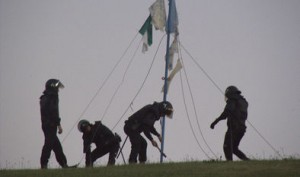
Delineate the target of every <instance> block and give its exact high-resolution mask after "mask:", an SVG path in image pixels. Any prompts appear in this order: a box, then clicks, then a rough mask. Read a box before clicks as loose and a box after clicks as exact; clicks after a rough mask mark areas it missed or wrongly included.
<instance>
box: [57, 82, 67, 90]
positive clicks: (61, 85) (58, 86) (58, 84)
mask: <svg viewBox="0 0 300 177" xmlns="http://www.w3.org/2000/svg"><path fill="white" fill-rule="evenodd" d="M55 87H57V88H60V89H63V88H65V86H64V84H62V83H61V82H60V81H58V82H57V83H56V84H55Z"/></svg>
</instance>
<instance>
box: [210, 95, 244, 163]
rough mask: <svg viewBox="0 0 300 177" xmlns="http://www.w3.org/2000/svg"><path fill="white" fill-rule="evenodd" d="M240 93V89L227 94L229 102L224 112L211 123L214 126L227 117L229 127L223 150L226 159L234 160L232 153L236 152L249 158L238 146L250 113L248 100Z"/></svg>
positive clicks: (239, 155)
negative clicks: (248, 111)
mask: <svg viewBox="0 0 300 177" xmlns="http://www.w3.org/2000/svg"><path fill="white" fill-rule="evenodd" d="M240 93H241V92H240V91H238V92H235V93H232V94H228V95H227V101H226V103H227V104H226V106H225V109H224V111H223V113H222V114H221V115H220V116H219V117H218V118H217V119H216V120H215V121H214V122H213V123H212V125H211V127H212V128H213V127H214V125H215V124H217V123H218V122H219V121H220V120H224V119H226V118H227V127H228V129H227V132H226V134H225V140H224V145H223V150H224V154H225V158H226V160H229V161H232V154H235V155H236V156H237V157H239V158H240V159H242V160H249V159H248V158H247V156H246V155H245V154H244V153H243V152H242V151H241V150H239V148H238V146H239V144H240V141H241V139H242V138H243V136H244V134H245V132H246V125H245V122H246V119H247V114H248V113H247V109H248V102H247V101H246V99H245V98H244V97H243V96H242V95H240Z"/></svg>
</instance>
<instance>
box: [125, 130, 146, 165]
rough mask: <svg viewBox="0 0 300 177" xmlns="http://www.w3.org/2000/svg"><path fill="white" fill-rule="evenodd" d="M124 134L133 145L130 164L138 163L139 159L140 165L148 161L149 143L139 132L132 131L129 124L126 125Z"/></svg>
mask: <svg viewBox="0 0 300 177" xmlns="http://www.w3.org/2000/svg"><path fill="white" fill-rule="evenodd" d="M124 132H125V133H126V134H127V135H128V137H129V140H130V143H131V152H130V155H129V163H137V157H139V162H140V163H145V162H146V161H147V141H146V140H145V138H143V137H142V136H141V134H140V133H139V132H137V131H134V130H132V128H131V127H130V125H129V124H125V126H124Z"/></svg>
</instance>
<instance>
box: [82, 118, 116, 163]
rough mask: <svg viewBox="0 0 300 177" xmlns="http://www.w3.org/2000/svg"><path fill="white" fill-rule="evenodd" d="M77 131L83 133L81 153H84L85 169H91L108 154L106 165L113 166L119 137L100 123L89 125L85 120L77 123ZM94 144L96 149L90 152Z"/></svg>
mask: <svg viewBox="0 0 300 177" xmlns="http://www.w3.org/2000/svg"><path fill="white" fill-rule="evenodd" d="M78 130H79V131H80V132H81V133H83V135H82V139H83V153H85V165H86V167H93V164H94V162H95V161H96V160H97V159H98V158H100V157H102V156H104V155H105V154H107V153H109V158H108V163H107V165H114V164H115V161H116V160H115V158H116V155H117V153H118V151H119V148H120V142H121V137H120V136H119V135H118V134H116V133H115V134H113V132H112V131H111V130H110V129H109V128H107V127H106V126H105V125H103V124H102V123H101V121H96V122H95V124H91V123H90V122H89V121H87V120H81V121H79V123H78ZM92 143H95V144H96V149H94V150H93V152H91V144H92Z"/></svg>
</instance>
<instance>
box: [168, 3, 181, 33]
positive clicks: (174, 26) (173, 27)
mask: <svg viewBox="0 0 300 177" xmlns="http://www.w3.org/2000/svg"><path fill="white" fill-rule="evenodd" d="M169 3H170V9H171V11H170V12H169V17H168V18H169V19H168V21H170V24H169V22H168V23H167V28H166V30H167V32H169V33H178V15H177V10H176V4H175V0H170V1H169Z"/></svg>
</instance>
